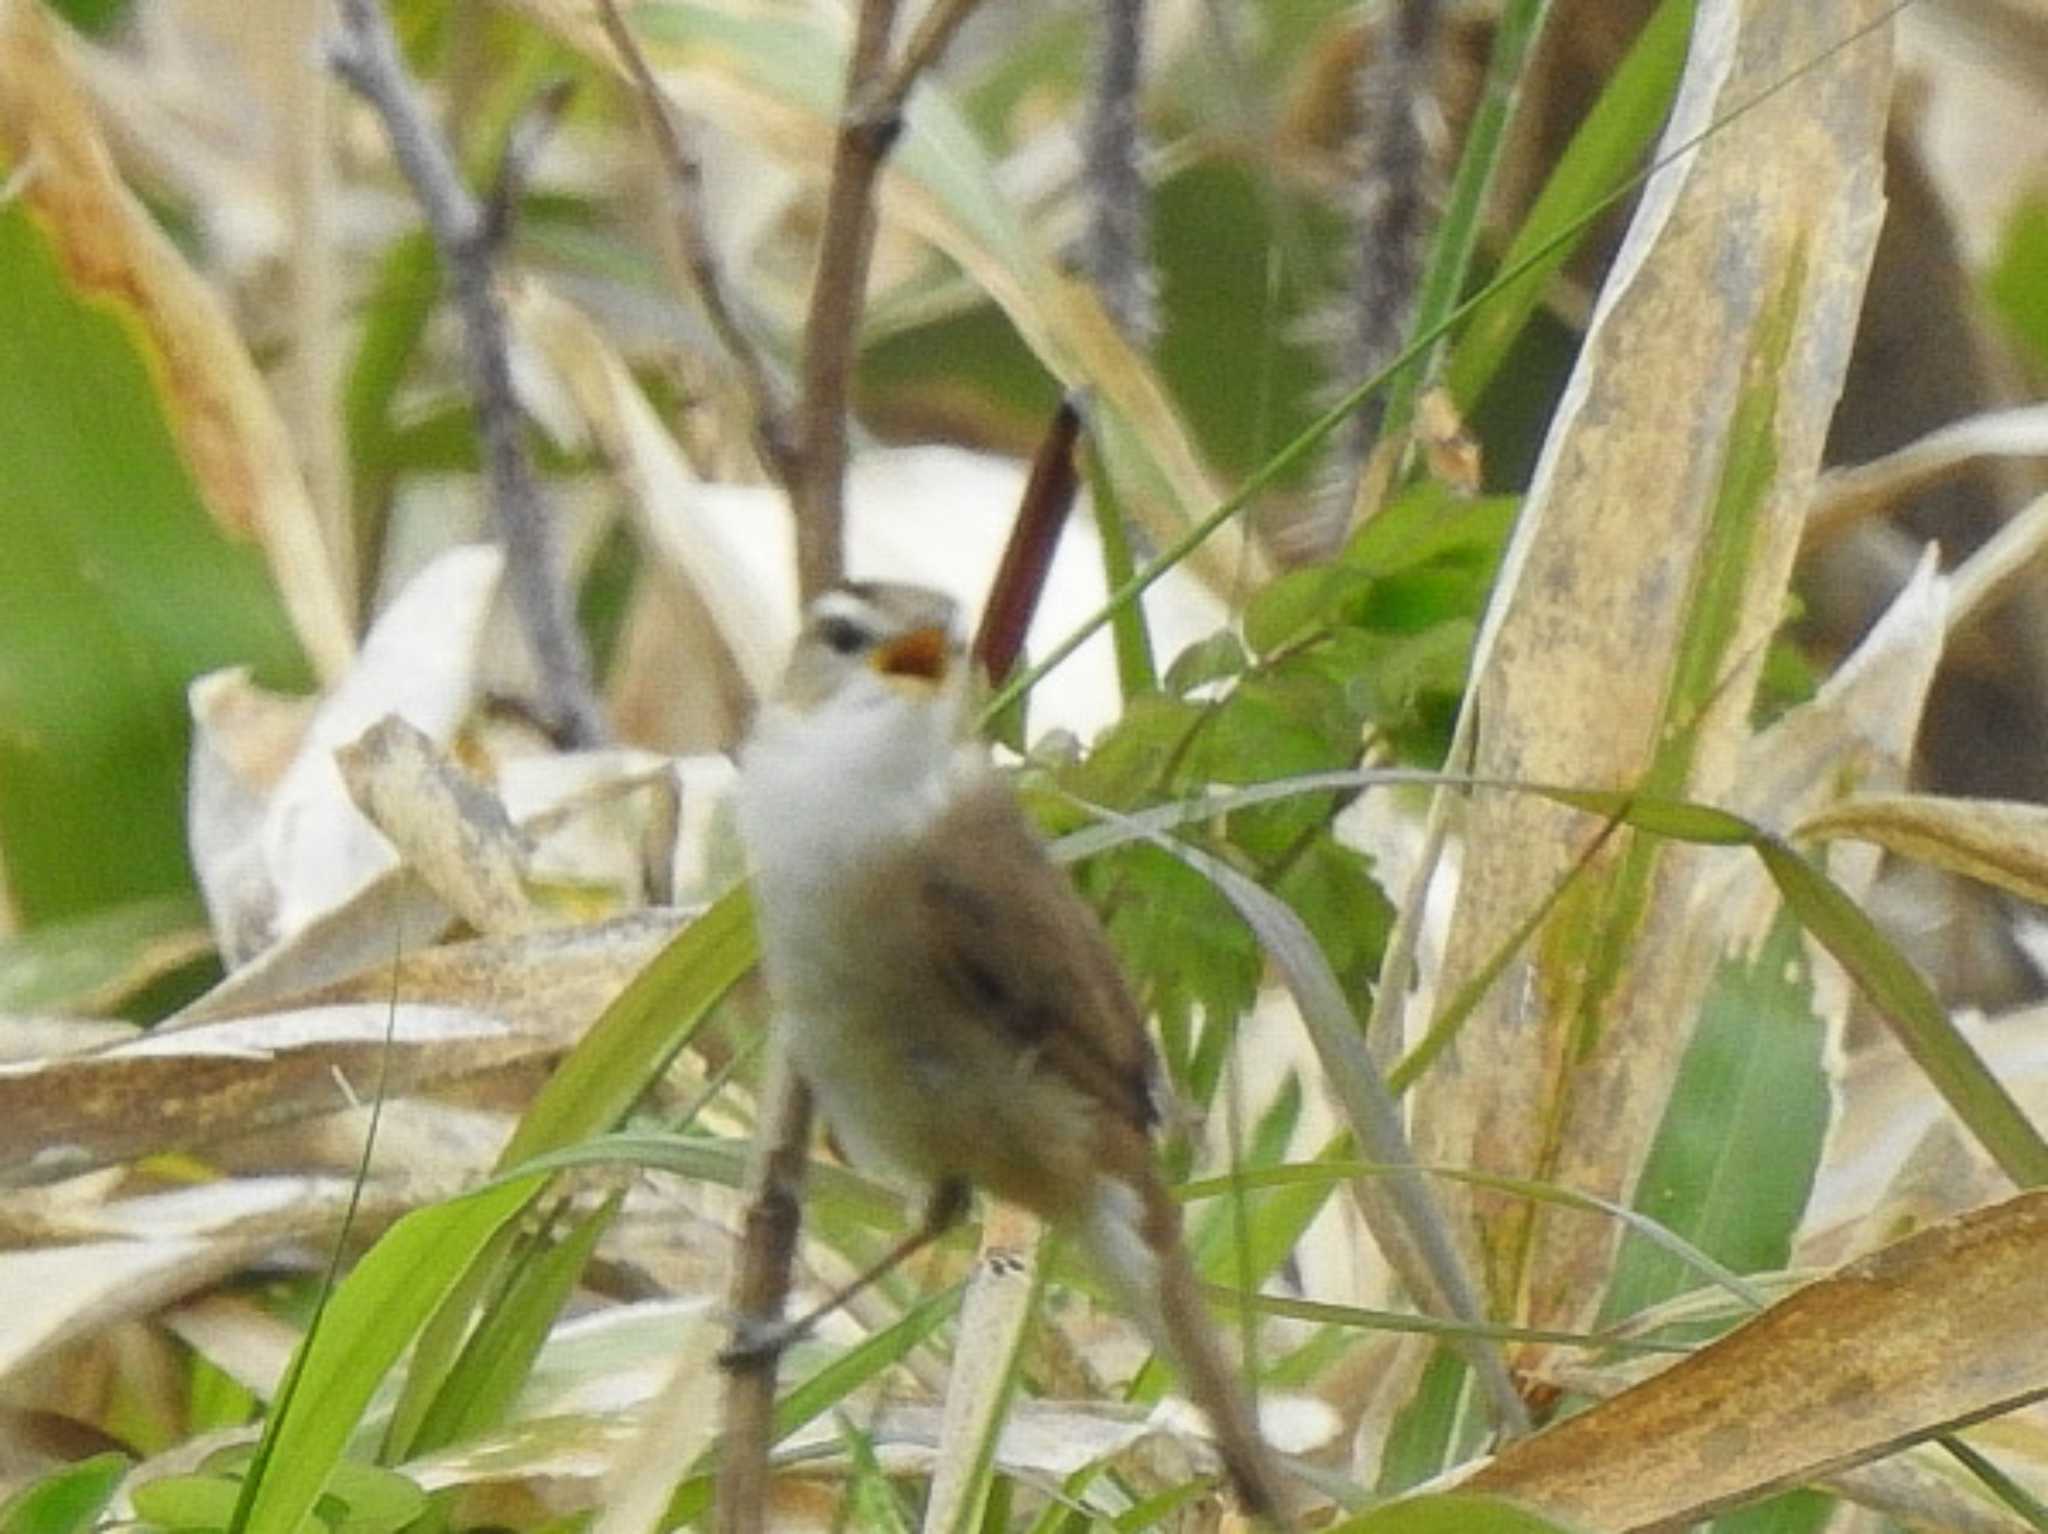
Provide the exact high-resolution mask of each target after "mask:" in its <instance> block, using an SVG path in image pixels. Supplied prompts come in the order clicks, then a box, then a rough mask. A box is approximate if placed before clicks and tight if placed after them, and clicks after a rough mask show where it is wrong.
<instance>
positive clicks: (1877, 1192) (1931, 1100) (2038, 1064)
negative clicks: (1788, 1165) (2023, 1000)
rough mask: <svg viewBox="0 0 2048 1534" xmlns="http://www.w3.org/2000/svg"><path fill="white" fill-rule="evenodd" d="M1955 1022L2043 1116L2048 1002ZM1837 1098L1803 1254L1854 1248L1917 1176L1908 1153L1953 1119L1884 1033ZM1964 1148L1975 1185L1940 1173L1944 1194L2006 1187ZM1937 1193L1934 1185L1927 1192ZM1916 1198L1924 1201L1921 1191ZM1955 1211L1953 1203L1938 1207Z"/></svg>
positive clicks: (1852, 1068) (2033, 1113) (1980, 1157)
mask: <svg viewBox="0 0 2048 1534" xmlns="http://www.w3.org/2000/svg"><path fill="white" fill-rule="evenodd" d="M1956 1026H1957V1028H1958V1029H1959V1030H1960V1031H1961V1033H1962V1035H1963V1037H1964V1039H1966V1040H1967V1041H1968V1043H1969V1045H1970V1047H1971V1048H1972V1049H1974V1050H1975V1051H1976V1052H1977V1053H1978V1055H1979V1056H1981V1057H1982V1059H1983V1060H1984V1063H1985V1064H1986V1065H1988V1066H1989V1067H1990V1068H1991V1070H1992V1071H1993V1073H1994V1074H1996V1075H1997V1077H1998V1079H1999V1080H2000V1081H2001V1082H2002V1083H2004V1085H2005V1087H2006V1089H2007V1090H2008V1091H2010V1092H2011V1093H2012V1095H2013V1097H2014V1099H2015V1100H2016V1101H2017V1102H2018V1103H2019V1105H2020V1107H2021V1108H2022V1109H2023V1110H2024V1111H2025V1112H2026V1113H2027V1114H2028V1116H2029V1117H2030V1118H2032V1119H2033V1120H2034V1121H2035V1122H2036V1123H2043V1122H2048V1008H2043V1007H2029V1008H2025V1009H2023V1010H2021V1011H2018V1012H2008V1013H2004V1014H2001V1015H2000V1016H1998V1017H1996V1018H1991V1019H1986V1018H1981V1017H1972V1016H1968V1015H1965V1016H1962V1017H1959V1018H1958V1019H1957V1020H1956ZM1840 1101H1841V1111H1840V1112H1839V1113H1837V1114H1836V1116H1835V1119H1834V1122H1833V1123H1831V1124H1830V1125H1829V1126H1828V1140H1827V1147H1826V1151H1825V1153H1824V1154H1823V1156H1822V1158H1821V1164H1820V1168H1819V1170H1818V1171H1817V1173H1816V1174H1815V1177H1814V1184H1813V1196H1812V1198H1811V1199H1810V1200H1809V1201H1808V1204H1807V1209H1806V1215H1805V1219H1804V1222H1803V1224H1802V1226H1801V1231H1800V1242H1799V1249H1800V1252H1801V1253H1802V1255H1804V1256H1808V1257H1815V1258H1818V1257H1828V1256H1834V1255H1837V1254H1839V1253H1841V1252H1844V1251H1853V1250H1854V1249H1855V1247H1856V1245H1857V1244H1860V1241H1859V1238H1861V1237H1863V1236H1864V1233H1865V1232H1866V1231H1867V1230H1868V1228H1869V1221H1870V1219H1871V1216H1872V1212H1873V1211H1874V1210H1877V1209H1879V1208H1881V1207H1882V1206H1884V1205H1885V1204H1886V1203H1887V1202H1888V1201H1889V1200H1891V1199H1892V1198H1893V1197H1894V1196H1895V1194H1896V1192H1897V1190H1899V1189H1900V1188H1901V1186H1902V1184H1903V1182H1904V1181H1905V1180H1908V1179H1911V1178H1912V1177H1913V1176H1914V1175H1915V1169H1914V1157H1915V1155H1916V1153H1918V1152H1919V1151H1920V1149H1921V1147H1922V1146H1923V1145H1925V1144H1926V1143H1927V1140H1928V1136H1929V1135H1930V1134H1932V1133H1933V1132H1934V1131H1935V1130H1936V1129H1937V1127H1939V1126H1946V1125H1950V1124H1952V1123H1953V1122H1954V1121H1953V1119H1952V1117H1951V1116H1950V1114H1949V1110H1948V1108H1947V1106H1946V1105H1945V1104H1943V1102H1942V1101H1941V1099H1940V1098H1939V1097H1938V1096H1936V1094H1935V1093H1934V1092H1933V1091H1932V1090H1931V1089H1930V1088H1929V1086H1928V1084H1927V1076H1926V1073H1925V1072H1924V1071H1922V1070H1921V1069H1920V1067H1919V1066H1917V1065H1915V1064H1914V1063H1913V1062H1912V1060H1910V1059H1909V1058H1908V1057H1907V1055H1906V1053H1905V1051H1904V1050H1903V1049H1902V1048H1900V1047H1899V1045H1898V1044H1897V1043H1896V1042H1895V1041H1893V1040H1892V1039H1890V1038H1886V1039H1885V1040H1883V1041H1881V1042H1880V1043H1878V1044H1876V1045H1874V1046H1873V1047H1870V1048H1867V1049H1863V1050H1860V1051H1858V1052H1857V1054H1856V1056H1855V1057H1854V1058H1853V1059H1852V1060H1851V1061H1850V1062H1849V1064H1848V1065H1847V1067H1846V1068H1844V1069H1843V1071H1842V1090H1841V1098H1840ZM1967 1154H1968V1158H1969V1162H1970V1164H1971V1166H1972V1167H1973V1168H1974V1178H1975V1180H1974V1182H1964V1181H1962V1180H1961V1179H1960V1178H1959V1177H1957V1176H1956V1175H1954V1174H1953V1173H1950V1172H1945V1171H1944V1172H1940V1174H1939V1185H1945V1186H1947V1187H1948V1188H1949V1189H1951V1190H1952V1191H1951V1194H1950V1195H1949V1196H1959V1197H1971V1198H1981V1197H1983V1196H1986V1195H1991V1196H1995V1195H1996V1194H1997V1193H1999V1192H2002V1191H2003V1190H2005V1189H2007V1188H2009V1187H2010V1186H2011V1182H2010V1180H2009V1179H2007V1178H2005V1177H2004V1176H2003V1175H2002V1174H2000V1173H1998V1172H1997V1171H1995V1170H1993V1169H1992V1168H1991V1167H1990V1166H1989V1162H1988V1158H1986V1157H1985V1156H1984V1154H1983V1152H1982V1150H1981V1148H1979V1147H1976V1146H1974V1145H1972V1146H1970V1147H1968V1150H1967ZM1937 1191H1938V1186H1937V1188H1930V1189H1928V1190H1927V1193H1929V1194H1931V1193H1934V1192H1937ZM1913 1202H1914V1203H1916V1204H1920V1205H1923V1206H1924V1204H1925V1202H1926V1196H1925V1195H1924V1194H1923V1195H1917V1196H1915V1197H1914V1199H1913ZM1953 1209H1954V1205H1952V1204H1951V1205H1948V1206H1946V1207H1944V1208H1943V1209H1942V1211H1941V1212H1943V1213H1949V1212H1952V1211H1953Z"/></svg>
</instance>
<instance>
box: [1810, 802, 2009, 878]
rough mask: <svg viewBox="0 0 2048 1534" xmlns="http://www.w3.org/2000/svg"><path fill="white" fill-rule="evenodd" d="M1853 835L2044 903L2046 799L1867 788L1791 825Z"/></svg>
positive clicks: (1818, 836)
mask: <svg viewBox="0 0 2048 1534" xmlns="http://www.w3.org/2000/svg"><path fill="white" fill-rule="evenodd" d="M1793 834H1794V835H1795V836H1799V837H1811V838H1814V839H1815V840H1819V841H1829V840H1834V839H1836V838H1840V837H1853V838H1855V839H1856V840H1858V841H1865V842H1874V843H1876V844H1877V845H1878V846H1880V847H1882V848H1884V849H1885V850H1886V851H1887V852H1896V853H1898V854H1899V855H1900V856H1901V857H1908V858H1915V859H1917V860H1918V861H1920V862H1922V863H1927V864H1931V865H1932V866H1934V867H1936V868H1945V869H1947V870H1948V871H1949V872H1950V873H1958V874H1965V875H1967V876H1968V877H1970V878H1972V879H1979V880H1982V881H1983V882H1984V883H1986V884H1995V885H1997V886H1998V887H1999V888H2000V889H2004V890H2010V891H2011V892H2012V893H2013V894H2015V895H2018V896H2020V897H2021V898H2022V899H2026V900H2032V901H2035V902H2036V903H2048V806H2043V805H2039V804H2016V803H2012V802H2010V801H2007V800H2000V799H1950V798H1944V797H1942V796H1940V795H1937V794H1864V795H1860V796H1858V797H1857V798H1854V799H1850V800H1847V801H1845V802H1844V803H1841V804H1836V805H1831V806H1829V807H1828V808H1827V809H1824V810H1821V811H1819V812H1818V813H1816V814H1813V815H1809V816H1807V817H1806V819H1804V820H1802V821H1801V822H1800V823H1799V825H1798V827H1797V829H1796V830H1795V831H1794V833H1793Z"/></svg>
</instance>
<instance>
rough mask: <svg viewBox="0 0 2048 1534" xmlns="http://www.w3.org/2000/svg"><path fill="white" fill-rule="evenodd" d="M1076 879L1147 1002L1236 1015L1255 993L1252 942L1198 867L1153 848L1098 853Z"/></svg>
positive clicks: (1254, 946)
mask: <svg viewBox="0 0 2048 1534" xmlns="http://www.w3.org/2000/svg"><path fill="white" fill-rule="evenodd" d="M1081 883H1082V886H1083V888H1084V889H1086V890H1087V891H1088V892H1089V893H1090V894H1091V895H1093V896H1094V897H1096V905H1097V907H1098V908H1106V909H1107V911H1108V922H1107V925H1108V927H1109V935H1110V938H1111V940H1112V941H1113V942H1114V943H1115V944H1116V947H1117V952H1118V953H1119V954H1120V955H1121V956H1122V958H1123V961H1124V963H1125V965H1126V966H1127V968H1128V969H1129V971H1130V973H1131V976H1132V978H1133V979H1134V980H1136V981H1137V983H1138V985H1139V988H1140V990H1141V991H1142V992H1144V993H1146V994H1148V995H1149V996H1150V998H1151V1000H1152V1002H1153V1004H1154V1005H1155V1006H1157V1007H1158V1008H1159V1009H1160V1010H1162V1011H1166V1012H1175V1011H1179V1012H1183V1013H1184V1012H1185V1011H1186V1010H1187V1009H1188V1008H1189V1007H1191V1006H1200V1007H1202V1008H1203V1009H1204V1010H1206V1011H1207V1012H1208V1014H1209V1015H1210V1016H1211V1017H1217V1018H1231V1017H1237V1016H1240V1015H1241V1014H1243V1013H1244V1012H1245V1011H1247V1010H1249V1008H1250V1007H1251V1004H1252V1002H1253V1000H1254V999H1255V998H1256V996H1257V994H1258V984H1259V970H1260V964H1261V961H1260V957H1259V945H1258V942H1257V940H1256V939H1255V938H1253V936H1252V934H1251V932H1250V931H1249V930H1248V929H1247V928H1246V927H1245V924H1244V923H1243V922H1242V921H1240V920H1239V919H1238V917H1237V915H1236V913H1235V912H1234V911H1232V909H1231V907H1230V903H1229V902H1228V901H1227V900H1225V899H1224V898H1223V897H1222V896H1221V895H1219V894H1217V893H1216V890H1215V889H1214V887H1213V886H1211V885H1210V883H1209V882H1208V881H1207V880H1206V879H1204V878H1203V877H1202V876H1201V875H1200V874H1198V873H1196V872H1195V871H1194V870H1192V869H1190V868H1186V867H1184V866H1182V865H1181V864H1180V863H1179V862H1177V861H1176V860H1175V859H1173V858H1172V857H1170V856H1168V855H1167V854H1166V853H1163V852H1161V851H1159V850H1158V849H1157V848H1156V847H1129V848H1125V849H1123V850H1122V851H1120V852H1118V853H1116V854H1114V855H1112V856H1109V857H1105V858H1099V859H1097V860H1095V861H1094V862H1093V863H1092V864H1090V865H1089V866H1088V867H1087V868H1086V869H1084V870H1082V872H1081Z"/></svg>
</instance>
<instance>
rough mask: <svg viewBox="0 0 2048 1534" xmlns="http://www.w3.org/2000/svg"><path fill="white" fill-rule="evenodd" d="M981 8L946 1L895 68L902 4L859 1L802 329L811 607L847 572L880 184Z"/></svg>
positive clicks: (803, 555) (801, 528)
mask: <svg viewBox="0 0 2048 1534" xmlns="http://www.w3.org/2000/svg"><path fill="white" fill-rule="evenodd" d="M975 3H976V0H940V3H939V4H938V5H935V6H934V7H933V8H932V9H931V10H930V11H929V12H928V13H927V14H926V16H925V18H924V21H923V22H922V23H921V24H920V25H919V27H918V29H917V32H916V33H915V35H914V36H912V38H911V39H910V43H909V45H908V46H907V47H906V48H905V49H904V50H903V56H902V58H901V59H900V60H899V61H898V62H897V63H896V64H895V65H894V66H893V67H892V66H891V65H890V64H889V62H888V49H889V33H890V30H891V28H892V27H893V26H894V24H895V20H896V7H897V0H861V7H860V15H859V19H858V20H857V22H856V23H855V26H854V34H853V51H852V53H851V54H850V55H849V57H848V59H847V64H846V94H845V96H844V98H843V100H842V103H841V106H840V110H839V134H838V139H837V141H836V143H835V144H834V146H833V151H832V179H831V183H830V185H829V186H828V187H827V189H826V193H825V222H824V228H823V231H822V233H821V234H820V236H819V242H818V271H817V277H816V279H815V281H814V282H813V283H812V285H811V307H810V313H809V315H808V316H807V317H806V319H805V321H804V367H803V402H802V404H801V405H800V406H799V407H798V411H797V454H796V465H795V467H796V470H797V472H796V476H795V479H794V481H793V482H792V484H791V486H790V501H791V504H792V505H793V507H794V509H795V511H796V573H797V589H798V591H799V592H800V593H801V594H802V596H803V599H804V600H805V601H809V600H810V599H811V598H812V597H814V596H816V595H817V594H818V593H819V592H820V591H823V590H825V589H826V588H827V587H829V586H831V585H833V584H834V583H835V582H837V581H838V580H839V578H840V577H841V575H843V574H844V572H845V566H846V485H845V480H846V435H847V434H846V414H847V397H848V393H849V389H850V385H851V382H852V376H853V358H854V351H855V340H856V337H857V336H858V334H859V330H860V315H861V303H862V297H863V295H864V294H865V293H866V291H867V285H868V263H869V260H870V258H871V257H872V256H873V254H874V248H875V198H874V192H875V182H876V179H877V178H878V177H879V176H880V175H881V171H882V165H883V162H884V161H885V160H886V159H887V158H888V155H889V150H890V149H891V148H892V147H893V146H894V144H895V142H896V138H897V135H898V134H899V133H900V132H901V131H902V127H903V104H904V102H905V101H906V100H908V99H909V96H910V91H911V88H912V87H913V86H914V85H916V84H917V80H918V76H919V75H920V74H921V73H923V71H924V70H925V69H926V68H928V67H929V66H930V65H931V64H932V63H933V62H935V61H936V60H937V59H938V57H939V55H940V53H942V52H943V51H944V49H945V46H946V44H947V42H949V41H950V40H951V38H952V36H953V33H954V32H955V31H956V30H957V29H958V28H959V25H960V23H961V22H962V21H964V20H966V18H967V14H968V13H969V12H970V11H972V10H973V9H974V5H975Z"/></svg>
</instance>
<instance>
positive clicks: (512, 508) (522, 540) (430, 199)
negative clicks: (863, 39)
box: [327, 0, 606, 745]
mask: <svg viewBox="0 0 2048 1534" xmlns="http://www.w3.org/2000/svg"><path fill="white" fill-rule="evenodd" d="M340 10H341V20H342V30H341V32H340V33H339V35H338V36H336V37H335V38H334V40H333V41H332V42H331V43H330V44H329V46H328V51H327V58H328V67H329V68H331V69H332V70H333V71H334V72H335V74H337V75H339V76H340V77H341V78H342V79H343V80H345V81H346V82H347V83H348V84H349V85H350V86H351V87H353V88H354V90H355V91H356V92H357V94H359V95H360V96H362V97H363V99H364V100H366V101H368V102H369V103H370V105H371V106H372V107H374V108H375V109H376V111H377V114H378V116H380V117H381V118H383V120H384V126H385V130H386V131H387V132H388V133H389V134H390V136H391V152H392V155H393V157H394V158H395V159H396V160H397V161H398V168H399V170H400V171H401V172H402V173H403V174H404V176H405V179H406V180H407V181H408V182H409V183H411V185H412V188H413V192H414V194H415V195H416V196H417V197H418V198H419V200H420V208H421V211H422V212H423V213H424V214H425V216H426V220H427V227H428V230H429V231H430V232H431V234H432V236H433V240H434V246H435V248H436V250H438V251H439V253H440V256H441V260H442V263H443V265H444V266H446V268H447V270H448V279H449V286H450V289H451V291H452V293H453V296H454V299H455V305H456V309H457V312H458V313H459V314H460V315H461V317H462V328H463V334H464V336H465V338H466V340H467V343H468V347H467V349H468V353H469V366H470V383H471V388H472V389H473V391H474V393H475V395H476V412H477V433H478V436H479V437H480V438H481V439H482V447H483V460H484V473H485V477H486V480H487V482H488V483H489V485H490V498H491V505H492V508H493V510H494V511H495V513H496V516H497V524H498V538H499V541H500V542H501V543H502V544H503V545H504V548H505V564H506V571H507V575H508V577H509V578H510V580H511V584H512V601H513V606H514V608H515V609H516V610H517V612H518V614H519V617H520V621H521V623H522V624H523V626H524V627H525V630H526V635H527V642H528V643H529V644H530V645H531V646H532V647H533V656H534V662H535V665H536V668H537V669H538V672H539V677H540V692H541V701H540V708H541V711H542V713H543V715H544V716H545V718H546V720H547V724H548V728H549V730H550V731H551V732H552V733H553V734H554V735H555V736H556V738H557V739H559V740H561V741H562V742H563V743H564V744H568V745H589V744H593V743H595V742H598V741H601V740H603V739H604V738H605V735H606V730H605V726H604V720H603V717H602V715H601V714H600V713H599V711H598V706H597V699H596V697H595V695H594V694H593V693H592V691H591V685H590V658H589V656H588V654H587V653H586V651H585V649H584V645H583V639H582V635H581V634H580V633H579V632H578V631H577V628H576V625H575V623H574V621H573V620H572V617H571V614H570V611H569V605H568V601H567V593H566V589H565V586H564V583H563V581H562V579H561V578H560V575H559V572H558V569H557V564H556V559H555V550H554V539H553V537H552V536H551V531H550V528H549V524H548V518H547V508H546V506H545V505H544V504H543V501H542V497H541V488H540V478H539V476H538V474H536V473H535V471H534V467H533V460H532V458H531V456H530V455H529V454H528V452H527V448H526V437H525V433H524V430H523V426H522V417H521V413H520V409H519V402H518V399H517V398H516V397H515V395H514V394H513V391H512V365H511V360H510V357H509V354H508V351H507V342H506V326H505V312H504V309H503V308H502V307H501V306H500V304H499V302H498V297H497V293H496V291H495V289H494V287H493V284H492V267H493V264H494V260H495V257H496V254H497V250H496V245H495V243H494V241H493V239H492V237H491V236H492V223H493V221H492V219H491V218H490V216H489V215H488V214H487V212H486V211H485V209H484V208H483V207H482V206H481V205H480V204H479V203H478V201H477V199H476V198H475V197H474V196H473V195H472V194H471V192H470V190H469V188H468V186H467V185H465V184H464V182H463V180H462V174H461V172H460V171H459V170H458V169H457V167H456V164H455V157H454V155H453V153H451V152H450V150H449V148H448V144H447V141H446V140H445V139H444V138H443V137H442V136H441V133H440V131H439V130H438V129H437V128H436V127H435V125H434V123H433V120H432V118H431V117H430V116H429V115H428V112H427V109H426V106H425V104H424V103H423V102H422V101H421V100H420V96H419V92H418V90H417V89H416V88H415V87H414V86H413V84H412V81H411V80H410V78H409V77H408V76H407V74H406V70H405V63H404V60H403V59H401V58H400V57H399V53H398V40H397V39H396V38H395V37H394V36H393V35H392V32H391V23H390V21H389V19H388V18H387V17H386V16H385V15H384V11H383V8H382V7H381V6H380V5H379V4H378V3H377V0H340ZM511 173H512V174H513V175H514V176H515V177H517V176H519V175H522V174H523V167H521V166H515V167H513V169H512V172H511Z"/></svg>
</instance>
